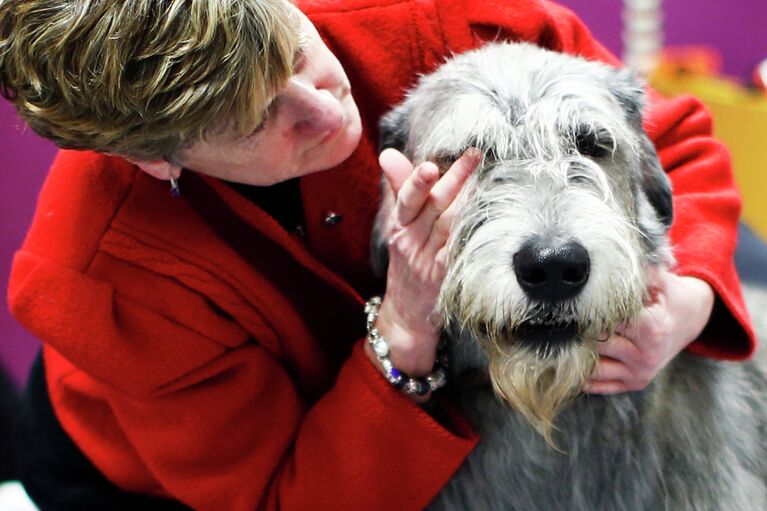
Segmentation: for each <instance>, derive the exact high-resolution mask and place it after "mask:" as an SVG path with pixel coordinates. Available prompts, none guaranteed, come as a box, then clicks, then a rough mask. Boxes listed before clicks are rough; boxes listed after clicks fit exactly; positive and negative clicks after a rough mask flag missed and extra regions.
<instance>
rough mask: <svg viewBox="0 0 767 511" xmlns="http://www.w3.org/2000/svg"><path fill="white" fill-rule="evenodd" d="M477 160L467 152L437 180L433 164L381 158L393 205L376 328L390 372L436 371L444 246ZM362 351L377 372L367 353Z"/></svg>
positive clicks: (389, 153)
mask: <svg viewBox="0 0 767 511" xmlns="http://www.w3.org/2000/svg"><path fill="white" fill-rule="evenodd" d="M479 160H480V155H479V153H478V152H477V151H472V150H469V151H466V153H465V154H464V155H463V156H462V157H461V158H459V159H458V160H457V161H456V162H455V163H454V164H453V165H452V166H451V167H450V169H449V170H448V171H447V172H446V173H445V174H444V175H443V176H442V177H440V176H439V169H438V168H437V166H436V165H434V164H433V163H430V162H425V163H423V164H421V165H419V166H418V167H416V168H415V169H414V168H413V165H412V164H411V163H410V161H409V160H408V159H407V158H406V157H405V156H404V155H403V154H402V153H400V152H399V151H396V150H394V149H388V150H386V151H384V152H383V153H381V156H380V164H381V168H382V169H383V172H384V175H385V176H386V181H385V185H384V186H389V187H391V190H392V192H393V194H389V196H391V197H394V198H395V199H394V200H395V204H394V207H393V208H392V210H391V217H390V219H389V230H388V236H389V237H388V248H389V266H388V269H387V278H386V282H387V285H386V293H385V295H384V300H383V303H382V305H381V312H380V314H379V317H378V322H377V328H378V330H379V331H380V332H381V334H382V335H383V336H384V337H385V338H386V340H387V341H388V344H389V348H390V350H391V359H392V362H393V364H394V366H395V367H397V368H398V369H400V370H402V371H404V372H405V373H406V374H408V375H411V376H422V375H425V374H428V373H429V372H430V371H431V369H432V367H433V366H434V359H435V354H436V349H437V343H438V342H439V338H440V331H441V330H440V328H439V325H438V323H437V322H436V321H435V320H434V318H433V311H434V308H435V305H436V303H437V297H438V296H439V289H440V285H441V284H442V280H443V279H444V277H445V269H446V266H445V265H446V262H447V247H446V242H447V238H448V235H449V233H450V227H451V225H452V219H453V216H454V208H451V205H452V204H453V201H454V199H455V198H456V196H457V195H458V192H459V191H460V189H461V187H462V186H463V183H464V182H465V181H466V179H467V178H468V177H469V175H470V174H471V172H472V171H473V170H474V168H475V167H476V166H477V164H478V163H479ZM365 349H366V353H367V355H368V357H369V358H370V360H371V362H373V364H374V365H375V366H376V367H379V363H378V361H377V359H376V357H375V355H374V354H373V352H372V350H371V349H370V347H369V346H368V345H365ZM379 369H381V368H380V367H379ZM425 398H426V399H428V396H425ZM414 399H415V400H416V401H422V400H423V399H419V398H417V397H416V398H414Z"/></svg>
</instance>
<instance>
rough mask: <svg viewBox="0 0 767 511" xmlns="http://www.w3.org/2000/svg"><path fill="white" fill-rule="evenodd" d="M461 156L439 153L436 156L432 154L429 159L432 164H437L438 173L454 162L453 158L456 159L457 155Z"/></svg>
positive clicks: (442, 172)
mask: <svg viewBox="0 0 767 511" xmlns="http://www.w3.org/2000/svg"><path fill="white" fill-rule="evenodd" d="M459 156H461V155H460V154H458V155H455V154H439V155H437V156H434V157H433V158H432V159H431V161H432V163H434V165H436V166H437V168H438V169H439V173H440V174H444V173H445V172H447V170H448V169H449V168H450V166H451V165H452V164H453V163H455V160H457V159H458V157H459Z"/></svg>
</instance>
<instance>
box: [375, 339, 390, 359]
mask: <svg viewBox="0 0 767 511" xmlns="http://www.w3.org/2000/svg"><path fill="white" fill-rule="evenodd" d="M373 350H374V351H375V352H376V355H378V356H379V357H385V356H386V355H388V354H389V346H387V345H386V343H385V342H384V341H378V342H376V343H375V344H374V345H373Z"/></svg>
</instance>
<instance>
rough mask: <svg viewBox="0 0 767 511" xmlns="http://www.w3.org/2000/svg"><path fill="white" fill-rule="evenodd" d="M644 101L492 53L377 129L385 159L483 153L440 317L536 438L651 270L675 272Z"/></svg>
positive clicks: (451, 71)
mask: <svg viewBox="0 0 767 511" xmlns="http://www.w3.org/2000/svg"><path fill="white" fill-rule="evenodd" d="M642 99H643V94H642V88H641V86H640V85H639V84H638V83H637V82H636V81H635V80H634V79H633V78H632V77H631V75H630V74H629V73H627V72H622V71H618V70H615V69H613V68H610V67H608V66H606V65H602V64H599V63H594V62H587V61H585V60H582V59H578V58H575V57H572V56H566V55H562V54H557V53H553V52H549V51H546V50H542V49H540V48H537V47H534V46H530V45H526V44H510V43H499V44H490V45H487V46H485V47H483V48H481V49H479V50H475V51H473V52H470V53H466V54H463V55H460V56H457V57H455V58H453V59H452V60H450V61H448V62H447V63H446V64H444V65H443V66H442V67H440V68H439V69H438V70H437V71H436V72H435V73H433V74H431V75H428V76H425V77H423V78H422V79H421V80H420V82H419V84H418V85H417V87H416V88H415V89H414V90H412V91H411V92H410V93H409V95H408V97H407V99H406V100H405V101H404V102H403V103H402V104H401V105H400V106H399V107H397V108H396V109H395V110H394V111H392V112H391V113H390V114H389V115H388V116H387V117H386V118H385V119H384V120H383V122H382V134H383V145H384V146H385V147H395V148H398V149H400V150H402V151H403V152H405V154H406V155H407V156H409V157H410V158H411V159H412V160H413V161H414V162H420V161H425V160H430V161H434V162H436V163H437V164H438V165H439V166H440V167H441V168H442V169H443V170H446V169H447V168H448V167H449V165H450V163H452V162H453V161H455V159H457V158H458V157H459V156H460V155H461V154H462V152H463V151H464V150H465V149H467V148H468V147H472V146H474V147H478V148H480V149H481V150H482V151H483V153H484V154H485V159H484V162H483V164H482V165H481V167H480V168H479V169H478V170H477V171H476V172H475V174H474V175H473V176H472V177H471V178H470V180H469V181H468V182H467V184H466V186H465V187H464V190H463V191H462V194H461V197H460V198H459V200H460V201H461V202H460V208H459V212H458V215H457V219H456V223H455V224H454V226H453V230H452V235H451V239H450V259H449V268H448V275H447V277H446V279H445V281H444V283H443V286H442V289H441V296H440V303H439V309H440V312H441V313H442V315H443V318H444V321H445V326H446V328H450V329H451V330H452V331H453V333H454V334H455V336H456V337H464V338H465V337H466V336H465V334H467V333H468V334H469V336H470V338H471V339H472V340H473V341H478V344H479V345H480V346H481V347H482V348H483V351H484V355H485V357H486V361H487V362H486V363H488V364H489V369H490V375H491V380H492V382H493V385H494V387H495V390H496V392H497V393H498V394H499V395H500V396H501V397H503V398H504V399H506V400H507V401H509V402H510V403H511V404H512V405H513V406H514V407H515V408H517V409H518V410H519V411H520V412H522V413H523V414H525V415H526V416H527V417H528V419H530V420H531V422H532V423H533V424H534V425H535V426H536V427H538V429H539V430H540V431H542V432H543V433H544V434H547V431H548V430H549V429H550V426H551V421H552V419H553V416H554V415H555V413H556V412H557V410H559V408H560V407H561V406H562V405H563V403H564V402H566V401H567V400H568V399H569V398H571V397H572V396H573V395H574V394H575V393H577V391H578V390H580V388H581V387H582V385H583V383H585V381H586V380H587V379H588V378H589V376H590V374H591V372H592V371H593V368H594V364H595V362H596V360H597V355H596V348H595V347H596V342H597V340H598V339H600V338H604V337H606V336H607V335H609V334H610V333H611V332H612V331H613V329H614V328H615V327H616V326H617V325H618V324H620V323H622V322H625V321H627V320H629V319H631V318H632V317H633V316H634V315H635V314H636V313H637V312H638V311H639V310H640V308H641V306H642V302H643V297H644V295H645V284H644V276H645V270H646V267H647V265H648V264H659V263H670V252H669V250H668V246H667V242H666V237H665V234H666V231H667V229H668V226H669V224H670V221H671V216H672V206H671V191H670V186H669V182H668V179H667V177H666V174H665V172H663V170H662V169H661V167H660V165H659V163H658V160H657V156H656V154H655V150H654V148H653V145H652V143H651V142H650V141H649V139H648V138H647V136H646V134H645V133H644V131H643V129H642V120H641V111H642ZM374 247H375V243H374ZM461 333H463V334H464V335H463V336H462V335H461ZM475 344H477V343H475Z"/></svg>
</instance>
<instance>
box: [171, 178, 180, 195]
mask: <svg viewBox="0 0 767 511" xmlns="http://www.w3.org/2000/svg"><path fill="white" fill-rule="evenodd" d="M170 195H171V197H181V188H179V187H178V180H177V179H176V178H175V177H172V178H170Z"/></svg>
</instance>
